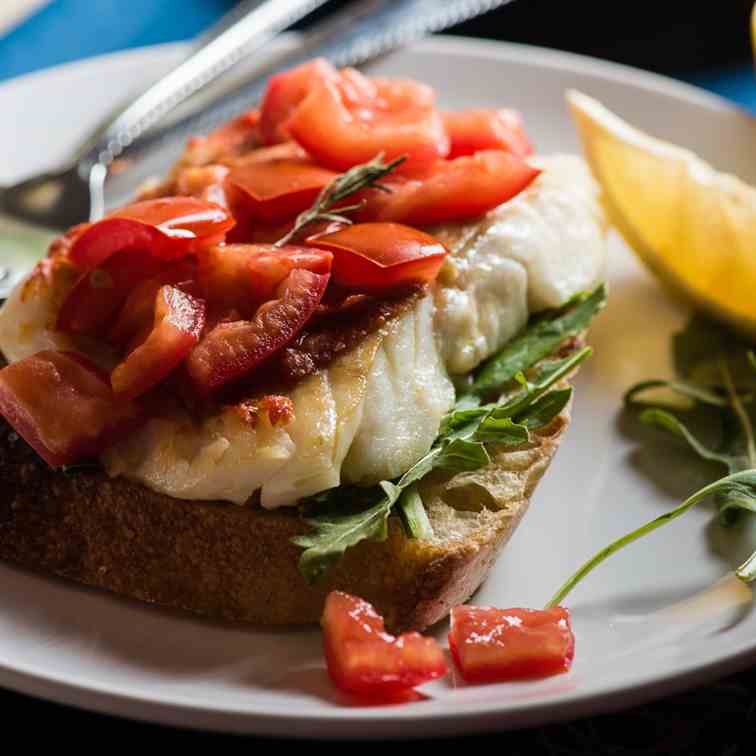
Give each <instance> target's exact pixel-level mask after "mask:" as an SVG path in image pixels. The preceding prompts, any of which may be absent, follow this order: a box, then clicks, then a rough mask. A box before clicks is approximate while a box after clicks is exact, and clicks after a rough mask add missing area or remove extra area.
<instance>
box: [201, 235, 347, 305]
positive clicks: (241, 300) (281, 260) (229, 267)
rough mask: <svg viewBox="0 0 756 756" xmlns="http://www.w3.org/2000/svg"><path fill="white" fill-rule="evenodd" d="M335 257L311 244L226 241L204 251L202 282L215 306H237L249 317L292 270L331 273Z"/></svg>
mask: <svg viewBox="0 0 756 756" xmlns="http://www.w3.org/2000/svg"><path fill="white" fill-rule="evenodd" d="M332 260H333V255H332V254H331V253H330V252H327V251H325V250H319V249H308V248H307V247H298V246H293V245H290V246H286V247H274V246H273V245H272V244H225V245H223V246H220V247H211V248H210V249H209V250H207V252H205V253H204V254H203V255H202V257H201V258H200V263H199V272H198V284H199V287H200V291H201V292H202V294H203V296H204V297H205V298H206V299H207V300H208V302H210V303H211V304H212V306H213V308H214V309H215V310H220V311H228V310H237V311H238V312H239V313H241V315H242V316H243V317H245V318H248V317H252V316H253V315H254V313H255V310H256V309H257V307H258V306H259V305H260V304H262V303H263V302H267V301H268V300H270V299H273V297H274V296H275V292H276V289H277V288H278V286H279V285H280V284H281V283H282V282H283V280H284V279H285V278H286V276H288V275H289V273H291V271H292V270H295V269H296V268H303V269H305V270H309V271H312V272H313V273H320V274H327V273H329V272H330V270H331V261H332Z"/></svg>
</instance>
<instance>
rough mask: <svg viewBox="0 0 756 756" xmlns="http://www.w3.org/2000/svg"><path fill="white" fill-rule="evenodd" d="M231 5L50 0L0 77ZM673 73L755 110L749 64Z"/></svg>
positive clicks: (9, 52)
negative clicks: (697, 71) (688, 72)
mask: <svg viewBox="0 0 756 756" xmlns="http://www.w3.org/2000/svg"><path fill="white" fill-rule="evenodd" d="M0 2H2V0H0ZM234 4H235V0H51V2H50V3H49V5H47V6H45V7H43V8H42V9H41V10H40V11H38V12H37V13H36V14H34V15H33V16H31V17H30V18H28V19H27V20H26V21H25V22H24V23H22V24H21V25H19V26H17V27H16V28H15V29H12V30H11V31H10V32H8V33H7V34H5V35H4V36H0V81H2V80H4V79H9V78H11V77H14V76H20V75H21V74H25V73H29V72H31V71H36V70H39V69H42V68H47V67H49V66H54V65H58V64H60V63H67V62H69V61H72V60H77V59H79V58H87V57H91V56H93V55H101V54H103V53H109V52H114V51H116V50H123V49H127V48H131V47H142V46H144V45H153V44H158V43H161V42H176V41H179V40H184V39H189V38H191V37H193V36H195V35H196V34H198V33H199V32H201V31H203V30H204V29H206V28H207V27H208V26H209V25H210V24H212V22H213V21H215V20H216V19H218V18H219V17H220V16H221V15H222V14H223V13H225V12H226V11H228V10H229V9H230V8H231V7H232V6H233V5H234ZM679 77H680V78H682V79H685V80H686V81H688V82H690V83H692V84H697V85H699V86H702V87H704V88H706V89H709V90H711V91H713V92H717V93H718V94H720V95H723V96H724V97H727V98H729V99H731V100H733V101H735V102H737V103H738V104H740V105H742V106H745V107H747V108H749V109H752V110H754V111H756V81H755V80H754V72H753V68H752V66H751V65H750V64H747V63H744V64H742V65H738V66H733V67H730V68H723V69H718V70H708V71H705V72H703V73H695V74H685V73H681V74H680V75H679Z"/></svg>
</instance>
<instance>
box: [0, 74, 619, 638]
mask: <svg viewBox="0 0 756 756" xmlns="http://www.w3.org/2000/svg"><path fill="white" fill-rule="evenodd" d="M532 152H533V150H532V148H531V145H530V143H529V141H528V138H527V137H526V134H525V131H524V127H523V123H522V120H521V119H520V117H519V115H518V114H516V113H515V112H512V111H508V110H471V111H461V112H441V111H439V110H438V109H437V108H436V106H435V93H434V92H433V90H432V89H430V88H429V87H427V86H425V85H423V84H420V83H418V82H415V81H409V80H389V79H377V78H368V77H365V76H364V75H362V74H360V73H358V72H356V71H353V70H343V71H337V70H335V69H334V68H333V67H332V66H330V65H329V64H328V63H327V62H325V61H314V62H312V63H310V64H307V65H305V66H302V67H300V68H298V69H294V70H291V71H288V72H286V73H283V74H280V75H277V76H275V77H273V78H272V79H271V80H270V83H269V86H268V89H267V92H266V95H265V97H264V100H263V102H262V105H261V108H260V111H259V112H258V111H255V112H251V113H248V114H246V115H244V116H242V117H240V118H238V119H237V120H235V121H234V122H232V123H230V124H229V125H227V126H225V127H223V128H222V129H220V130H218V131H217V132H215V133H213V134H210V135H209V136H206V137H198V138H195V139H193V140H192V141H191V142H190V143H189V145H188V147H187V149H186V151H185V153H184V155H183V156H182V158H181V160H180V161H179V162H178V164H177V165H176V166H175V167H174V169H173V171H172V172H171V174H170V176H169V177H168V178H167V179H166V180H165V181H162V182H159V183H155V184H152V185H150V186H148V187H145V188H144V189H143V191H142V193H141V195H140V197H138V198H137V200H138V201H136V202H135V204H132V205H129V206H127V207H125V208H121V209H119V210H116V211H114V212H112V213H110V214H109V215H108V216H106V217H105V218H104V219H103V220H101V221H99V222H97V223H92V224H83V225H81V226H77V227H75V228H73V229H71V230H70V231H69V232H67V233H66V234H64V235H63V236H62V237H61V238H60V239H58V240H57V241H56V242H55V243H54V244H53V245H52V247H51V249H50V252H49V255H48V257H47V258H46V259H44V260H43V261H42V262H40V263H39V265H38V266H37V267H36V268H35V269H34V271H33V272H32V273H31V274H30V275H29V276H28V277H27V278H26V280H25V281H23V282H22V283H21V284H20V285H19V286H18V288H17V289H16V290H15V291H14V292H13V293H12V295H11V296H10V297H9V299H8V300H7V302H6V303H5V305H4V306H3V309H2V311H0V349H2V352H3V354H4V356H5V358H6V360H7V362H8V363H9V364H8V366H7V367H5V368H3V369H2V371H0V412H1V413H2V414H3V415H4V416H5V418H6V419H7V421H8V425H5V426H4V427H3V429H2V439H1V442H0V480H2V489H3V495H2V500H0V557H2V558H5V559H8V560H12V561H14V562H17V563H20V564H23V565H26V566H30V567H33V568H39V569H42V570H45V571H48V572H53V573H55V574H58V575H62V576H65V577H69V578H73V579H75V580H78V581H81V582H83V583H87V584H90V585H95V586H99V587H102V588H106V589H109V590H112V591H115V592H116V593H119V594H122V595H125V596H130V597H134V598H139V599H143V600H146V601H151V602H157V603H160V604H164V605H170V606H174V607H181V608H184V609H188V610H192V611H195V612H199V613H202V614H205V615H210V616H213V617H219V618H225V619H233V620H245V621H254V622H262V623H304V622H313V621H316V620H317V619H318V618H319V617H320V614H321V611H322V606H323V600H324V597H325V595H326V594H327V592H328V591H329V590H330V589H332V588H338V589H341V590H344V591H348V592H350V593H353V594H356V595H359V596H361V597H363V598H364V599H366V600H368V601H370V602H371V603H372V604H374V605H375V606H376V607H377V608H378V609H379V610H380V611H381V612H382V613H383V614H384V615H385V617H386V622H387V626H388V627H390V628H393V629H401V628H407V627H413V628H422V627H425V626H427V625H429V624H431V623H433V622H435V621H437V620H438V619H440V618H441V617H443V616H445V615H446V614H447V613H448V611H449V610H450V608H451V607H452V606H454V605H456V604H458V603H460V602H462V601H464V600H466V599H467V598H468V597H469V596H470V595H471V594H472V592H473V591H474V590H475V589H476V588H477V586H478V585H479V584H480V582H481V581H482V580H483V578H484V577H485V575H486V573H487V571H488V570H489V568H490V567H491V565H492V563H493V561H494V559H495V556H496V553H497V551H498V550H499V549H500V548H501V546H502V545H503V544H504V543H505V542H506V540H507V539H508V538H509V536H510V535H511V533H512V531H513V529H514V528H515V526H516V525H517V523H518V522H519V521H520V519H521V517H522V515H523V514H524V511H525V509H526V507H527V502H528V499H529V497H530V495H531V493H532V491H533V489H534V487H535V485H536V483H537V481H538V479H539V478H540V476H541V475H542V473H543V472H544V470H545V469H546V467H547V466H548V464H549V461H550V460H551V458H552V456H553V454H554V452H555V450H556V448H557V446H558V444H559V441H560V438H561V436H562V434H563V432H564V430H565V428H566V426H567V423H568V404H569V399H570V389H569V387H568V386H567V384H566V379H567V378H568V377H569V376H570V375H571V374H572V373H573V372H574V370H575V368H576V367H577V365H578V364H579V363H580V362H581V360H582V359H583V358H584V357H585V356H586V355H587V352H588V350H587V349H586V348H585V347H584V344H583V334H584V331H585V328H586V326H587V324H588V322H589V321H590V319H591V317H592V315H593V314H594V313H595V312H596V311H597V310H598V309H599V308H600V307H601V305H602V304H603V289H602V288H601V286H600V283H601V279H602V273H603V265H604V256H605V250H604V221H603V217H602V212H601V209H600V205H599V202H598V190H597V187H596V185H595V184H594V182H593V180H592V178H591V176H590V174H589V172H588V170H587V168H586V167H585V165H584V164H583V162H582V161H581V160H580V159H579V158H577V157H574V156H570V155H553V156H534V155H533V154H532ZM26 442H28V445H27V443H26Z"/></svg>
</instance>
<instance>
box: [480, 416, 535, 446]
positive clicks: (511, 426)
mask: <svg viewBox="0 0 756 756" xmlns="http://www.w3.org/2000/svg"><path fill="white" fill-rule="evenodd" d="M475 440H476V441H478V442H481V441H483V442H488V443H492V444H504V445H505V446H520V444H525V443H527V442H528V441H529V440H530V433H528V427H527V426H526V425H524V424H523V423H516V422H515V421H514V420H512V418H511V417H495V416H494V415H493V414H491V415H488V417H485V418H483V420H482V421H481V422H480V424H479V425H478V428H477V430H476V431H475Z"/></svg>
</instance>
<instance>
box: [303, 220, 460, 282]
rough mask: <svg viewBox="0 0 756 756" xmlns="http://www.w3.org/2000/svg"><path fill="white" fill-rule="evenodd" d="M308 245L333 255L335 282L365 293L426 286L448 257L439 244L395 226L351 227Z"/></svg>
mask: <svg viewBox="0 0 756 756" xmlns="http://www.w3.org/2000/svg"><path fill="white" fill-rule="evenodd" d="M307 244H309V245H311V246H314V247H319V248H322V249H327V250H329V251H330V252H332V253H333V266H332V269H331V274H332V276H333V281H334V283H336V284H338V285H339V286H342V287H343V288H345V289H348V290H350V291H354V292H359V293H364V294H382V293H391V292H392V291H396V290H397V289H400V288H403V287H406V286H410V285H412V284H423V283H429V282H430V281H433V280H434V279H435V277H436V275H437V274H438V271H439V268H440V267H441V264H442V263H443V261H444V258H445V257H446V255H447V249H446V247H444V245H443V244H441V242H439V241H436V239H434V238H433V237H432V236H430V235H428V234H426V233H423V232H422V231H418V230H417V229H414V228H410V227H409V226H403V225H401V224H399V223H356V224H354V225H351V226H346V227H345V228H342V229H340V230H339V231H334V232H331V233H324V234H317V235H315V236H311V237H310V238H309V239H307Z"/></svg>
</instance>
